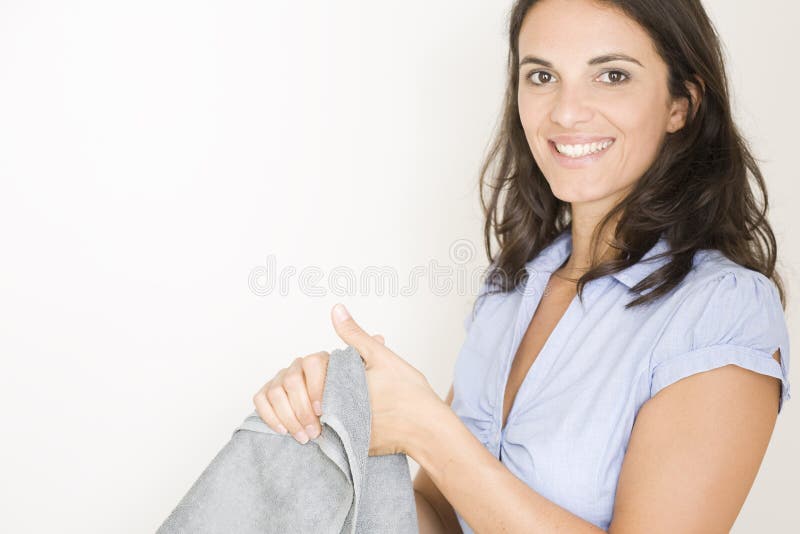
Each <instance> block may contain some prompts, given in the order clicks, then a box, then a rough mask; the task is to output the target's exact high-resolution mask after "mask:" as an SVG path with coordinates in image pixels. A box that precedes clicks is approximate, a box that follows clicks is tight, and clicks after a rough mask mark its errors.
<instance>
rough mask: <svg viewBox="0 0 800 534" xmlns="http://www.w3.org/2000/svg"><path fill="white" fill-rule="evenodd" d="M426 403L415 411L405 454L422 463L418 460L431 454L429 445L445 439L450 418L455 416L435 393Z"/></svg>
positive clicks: (420, 463)
mask: <svg viewBox="0 0 800 534" xmlns="http://www.w3.org/2000/svg"><path fill="white" fill-rule="evenodd" d="M431 397H432V398H431V399H430V401H428V403H427V404H426V406H425V408H424V409H420V410H418V411H417V414H418V416H417V417H416V418H415V421H414V424H413V426H412V429H411V431H410V432H409V443H408V449H407V451H406V454H407V455H408V456H411V457H412V458H414V460H415V461H416V462H417V463H418V464H419V465H422V462H421V461H420V460H421V459H422V458H425V457H427V456H429V455H430V454H431V452H432V451H431V446H432V445H433V444H437V443H439V442H440V441H441V440H442V439H446V437H445V436H446V435H447V428H448V426H449V425H448V423H449V419H450V418H453V417H455V418H457V416H456V415H455V413H453V411H452V410H451V409H450V406H449V405H447V404H446V403H445V402H444V401H443V400H442V399H440V398H439V397H438V396H437V395H435V394H434V395H432V396H431Z"/></svg>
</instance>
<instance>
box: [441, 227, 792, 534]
mask: <svg viewBox="0 0 800 534" xmlns="http://www.w3.org/2000/svg"><path fill="white" fill-rule="evenodd" d="M571 245H572V235H571V233H570V231H569V229H567V230H565V231H564V232H563V233H562V234H561V235H559V236H558V237H557V238H556V240H555V241H553V242H552V243H551V244H550V245H549V246H548V247H547V248H545V249H544V250H543V251H542V252H541V253H540V254H539V255H538V256H537V257H536V258H534V259H533V260H531V261H529V262H528V263H527V264H526V270H527V272H528V280H527V282H526V283H525V284H522V285H521V287H520V288H519V289H517V290H514V291H511V292H509V293H495V294H491V295H488V296H486V297H482V298H481V299H480V301H479V302H478V308H477V310H476V315H475V317H474V318H473V317H472V312H471V311H470V313H469V314H468V315H467V317H466V319H465V321H464V326H465V328H466V330H467V336H466V340H465V342H464V344H463V346H462V347H461V350H460V351H459V354H458V357H457V360H456V365H455V373H454V395H453V402H452V409H453V411H454V412H455V413H456V415H458V416H459V418H460V419H461V421H462V422H463V423H464V424H465V425H466V426H467V427H468V428H469V429H470V431H471V432H472V433H473V434H474V435H475V436H476V437H477V438H478V440H480V441H481V443H483V445H484V446H485V447H486V448H487V449H488V450H489V451H490V452H491V453H492V454H493V455H494V456H495V457H496V458H498V459H499V460H500V461H501V462H502V463H503V464H504V465H505V466H506V467H507V468H508V469H509V470H510V471H511V472H512V473H513V474H514V475H515V476H517V477H518V478H519V479H521V480H522V481H523V482H525V483H526V484H528V486H530V487H531V488H533V489H534V490H535V491H536V492H537V493H539V494H541V495H543V496H544V497H546V498H547V499H549V500H551V501H553V502H554V503H556V504H558V505H559V506H561V507H563V508H566V509H567V510H569V511H570V512H572V513H574V514H575V515H577V516H579V517H582V518H583V519H585V520H586V521H589V522H591V523H594V524H595V525H597V526H598V527H600V528H602V529H604V530H607V529H608V526H609V524H610V523H611V515H612V511H613V506H614V496H615V493H616V487H617V480H618V478H619V472H620V468H621V466H622V459H623V456H624V454H625V450H626V448H627V443H628V439H629V438H630V433H631V429H632V426H633V421H634V418H635V417H636V414H637V412H638V411H639V408H640V407H641V406H642V404H643V403H645V402H646V401H647V400H648V399H650V398H651V397H653V396H654V395H655V394H656V393H658V392H659V391H660V390H661V389H662V388H664V387H666V386H669V385H670V384H672V383H673V382H675V381H677V380H680V379H681V378H684V377H686V376H689V375H692V374H695V373H699V372H702V371H707V370H710V369H714V368H717V367H722V366H724V365H728V364H735V365H738V366H740V367H744V368H747V369H751V370H753V371H755V372H758V373H762V374H765V375H769V376H773V377H776V378H779V379H780V380H781V398H780V401H779V408H778V412H779V413H780V409H781V407H782V406H783V403H784V402H785V401H786V400H788V399H789V398H790V395H789V381H788V372H789V334H788V330H787V326H786V320H785V317H784V313H783V309H782V307H781V302H780V297H779V294H778V290H777V288H776V287H775V285H774V284H773V283H772V281H771V280H769V279H768V278H767V277H766V276H764V275H762V274H761V273H758V272H756V271H752V270H750V269H747V268H745V267H742V266H740V265H738V264H736V263H735V262H732V261H730V260H729V259H727V258H726V257H725V256H724V255H723V254H722V253H720V252H719V251H717V250H710V249H704V250H701V251H698V252H697V253H696V254H695V258H694V268H693V269H692V270H691V271H690V272H689V274H688V275H687V276H686V278H685V279H684V280H683V281H682V282H681V284H680V285H679V286H678V287H676V288H675V289H673V291H671V292H670V293H668V294H667V295H665V296H663V297H662V298H661V299H659V300H657V301H656V302H654V303H652V304H651V305H645V307H642V306H636V307H634V308H631V309H629V310H625V309H624V305H625V304H626V303H627V302H630V301H631V300H632V299H633V298H634V296H635V294H634V293H633V292H630V291H629V288H631V287H632V286H634V285H635V284H636V283H637V282H639V281H640V280H642V279H643V278H645V277H646V276H647V275H648V274H649V273H651V272H653V271H655V270H656V269H657V268H658V267H660V266H661V265H663V264H664V263H666V262H667V261H669V259H668V258H662V259H659V260H656V261H652V260H651V261H647V260H648V258H650V257H651V256H653V255H655V254H659V253H661V252H664V251H666V250H668V248H669V247H668V244H667V242H666V239H665V238H664V237H663V236H662V238H661V239H660V240H659V241H658V242H657V243H656V245H654V246H653V248H652V249H650V250H649V251H648V252H647V254H645V256H644V257H643V258H642V260H641V261H639V262H638V263H636V264H635V265H633V266H631V267H629V268H627V269H626V270H624V271H621V272H619V273H615V274H612V275H607V276H604V277H602V278H599V279H596V280H592V281H591V282H589V283H588V284H587V285H586V287H585V288H584V303H583V305H581V302H580V300H578V297H577V295H576V296H575V297H574V298H573V300H572V302H571V303H570V305H569V307H568V308H567V310H566V312H565V313H564V315H563V317H562V318H561V320H560V321H559V322H558V324H557V325H556V327H555V329H554V330H553V332H552V333H551V334H550V337H549V338H548V339H547V341H546V343H545V345H544V346H543V347H542V349H541V352H540V353H539V355H538V356H537V358H536V359H535V360H534V362H533V364H532V365H531V368H530V370H529V371H528V374H527V375H526V377H525V379H524V381H523V382H522V385H521V386H520V388H519V391H518V393H517V396H516V398H515V400H514V403H513V405H512V407H511V411H510V412H509V414H508V421H507V425H506V427H505V428H504V429H503V430H502V432H501V430H500V429H501V421H502V407H503V396H504V392H505V384H506V380H507V378H508V374H509V370H510V367H511V362H512V360H513V358H514V355H515V353H516V350H517V348H518V347H519V344H520V341H521V339H522V336H523V334H524V333H525V331H526V329H527V327H528V324H529V323H530V321H531V318H532V317H533V313H534V311H535V309H536V306H537V305H538V303H539V299H540V297H541V294H542V290H543V289H544V287H545V284H546V283H547V280H548V278H549V276H550V274H551V273H552V272H553V271H554V270H556V269H557V268H559V267H560V266H561V265H562V264H563V263H564V261H565V260H566V259H567V257H568V256H569V254H570V251H571ZM486 289H487V286H486V282H484V284H483V288H482V290H481V291H482V292H485V291H486ZM778 348H780V352H781V363H778V362H777V361H776V360H775V359H773V357H772V354H773V353H774V352H775V350H776V349H778ZM458 520H459V522H460V523H461V528H462V529H463V530H464V532H465V533H471V532H472V530H471V529H470V528H469V526H468V525H467V524H466V522H465V521H464V519H463V518H462V517H461V516H460V515H458ZM532 526H533V525H532Z"/></svg>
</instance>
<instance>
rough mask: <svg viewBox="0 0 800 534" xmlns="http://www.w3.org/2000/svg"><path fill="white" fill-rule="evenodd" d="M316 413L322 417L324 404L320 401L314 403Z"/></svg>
mask: <svg viewBox="0 0 800 534" xmlns="http://www.w3.org/2000/svg"><path fill="white" fill-rule="evenodd" d="M314 413H315V414H317V415H322V404H320V402H319V401H314Z"/></svg>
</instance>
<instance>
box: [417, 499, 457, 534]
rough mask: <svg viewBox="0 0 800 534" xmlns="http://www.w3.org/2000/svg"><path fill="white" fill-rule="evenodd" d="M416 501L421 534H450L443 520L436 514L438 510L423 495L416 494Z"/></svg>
mask: <svg viewBox="0 0 800 534" xmlns="http://www.w3.org/2000/svg"><path fill="white" fill-rule="evenodd" d="M414 499H415V501H416V504H417V522H418V523H419V534H450V532H451V531H448V530H447V527H445V525H444V522H443V521H442V518H441V517H439V514H438V513H437V512H436V508H434V507H433V505H432V504H431V503H430V502H428V499H426V498H425V496H424V495H423V494H421V493H420V492H418V491H415V492H414Z"/></svg>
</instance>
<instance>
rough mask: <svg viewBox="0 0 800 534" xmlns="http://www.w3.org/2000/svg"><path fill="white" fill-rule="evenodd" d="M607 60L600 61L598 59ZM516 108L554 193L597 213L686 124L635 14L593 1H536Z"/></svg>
mask: <svg viewBox="0 0 800 534" xmlns="http://www.w3.org/2000/svg"><path fill="white" fill-rule="evenodd" d="M604 56H605V57H604ZM519 57H520V64H521V66H520V68H519V69H520V70H519V74H520V81H519V90H518V100H517V103H518V106H519V114H520V118H521V120H522V126H523V129H524V131H525V137H526V139H527V141H528V146H529V147H530V149H531V152H532V154H533V157H534V159H535V160H536V163H537V164H538V165H539V168H540V169H541V170H542V172H543V174H544V176H545V178H546V179H547V181H548V183H549V184H550V188H551V189H552V191H553V194H554V195H555V196H556V197H557V198H559V199H561V200H563V201H565V202H570V203H571V204H572V208H573V213H574V210H575V208H576V205H578V204H579V205H582V206H583V205H585V206H591V207H592V210H591V211H592V212H596V213H604V212H606V211H608V210H609V209H611V207H613V205H614V204H616V203H617V201H619V200H621V198H622V197H623V196H624V195H625V194H626V193H627V192H628V190H629V189H630V188H631V187H632V186H633V185H634V184H635V183H636V181H637V180H638V179H639V178H640V177H641V176H642V174H644V172H645V171H646V170H647V169H648V167H649V166H650V165H651V163H652V162H653V161H654V160H655V158H656V155H657V154H658V151H659V149H660V147H661V143H662V141H663V139H664V136H665V135H666V134H667V132H674V131H676V130H678V129H679V128H680V127H682V126H683V124H684V121H685V116H686V107H687V105H688V102H687V101H686V99H680V100H677V101H673V99H672V98H671V96H670V94H669V90H668V86H667V83H668V69H667V65H666V64H665V63H664V61H663V60H662V59H661V57H660V56H659V54H658V52H657V51H656V49H655V47H654V44H653V41H652V39H651V38H650V36H649V35H648V34H647V32H645V30H644V29H642V28H641V27H640V26H639V25H638V24H637V23H636V22H635V21H634V20H632V19H630V18H628V17H627V16H626V15H625V14H623V13H622V12H621V11H618V10H616V9H614V8H613V7H610V6H604V5H601V4H597V3H594V2H592V1H590V0H541V1H539V2H537V3H536V4H535V5H534V6H533V7H532V8H531V9H530V10H529V11H528V13H527V14H526V15H525V19H524V21H523V24H522V28H521V33H520V37H519Z"/></svg>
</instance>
